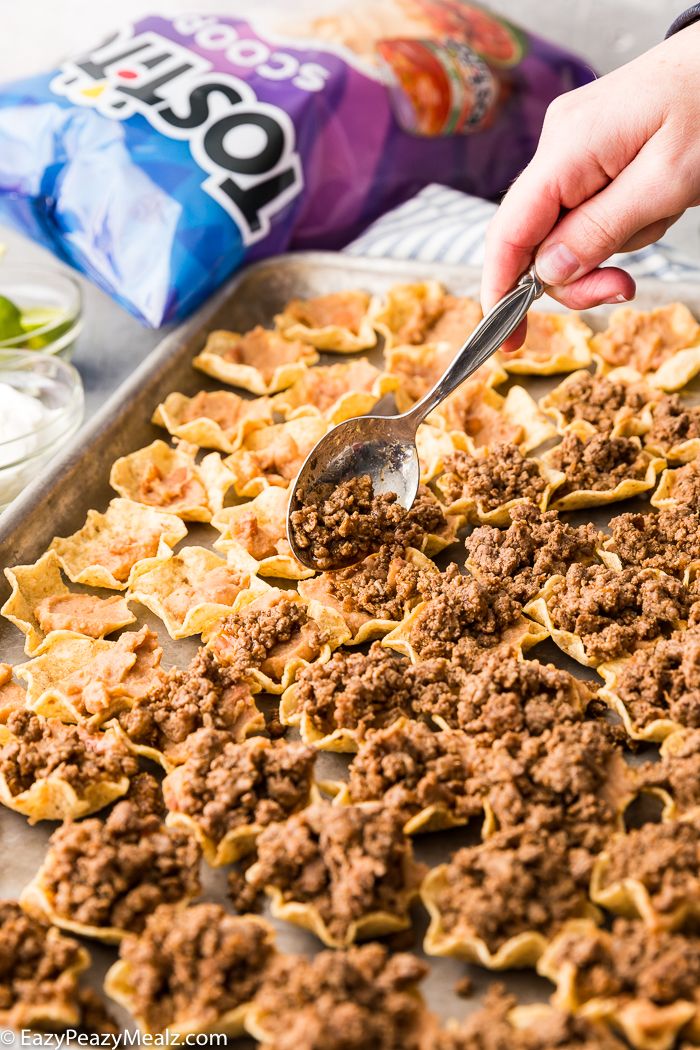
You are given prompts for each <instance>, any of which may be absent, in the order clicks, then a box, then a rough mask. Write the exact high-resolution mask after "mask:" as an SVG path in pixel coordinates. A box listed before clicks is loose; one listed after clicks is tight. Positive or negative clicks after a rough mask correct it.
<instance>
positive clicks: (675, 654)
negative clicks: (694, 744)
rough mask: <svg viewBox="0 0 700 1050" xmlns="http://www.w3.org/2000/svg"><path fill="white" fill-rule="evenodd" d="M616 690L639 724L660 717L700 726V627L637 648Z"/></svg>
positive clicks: (690, 725) (678, 632)
mask: <svg viewBox="0 0 700 1050" xmlns="http://www.w3.org/2000/svg"><path fill="white" fill-rule="evenodd" d="M614 692H615V693H616V694H617V696H618V697H619V698H620V700H621V701H622V703H623V704H624V705H625V707H626V708H627V710H628V711H629V715H630V718H631V719H632V722H633V723H634V724H635V725H636V726H639V727H640V728H643V727H644V726H646V725H648V724H649V723H650V722H653V721H654V720H655V719H657V718H670V719H671V720H672V721H673V722H677V723H678V724H679V725H681V726H687V727H689V728H700V627H691V628H690V629H689V630H687V631H674V632H673V634H672V635H671V637H670V638H661V639H659V641H658V642H656V643H655V644H654V645H653V646H652V648H650V649H638V650H637V652H636V653H633V655H632V657H631V659H630V660H629V662H628V663H626V664H625V666H624V667H623V668H622V670H621V672H620V674H619V677H618V679H617V681H616V683H615V686H614Z"/></svg>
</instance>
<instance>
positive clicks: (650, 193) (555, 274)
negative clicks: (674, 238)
mask: <svg viewBox="0 0 700 1050" xmlns="http://www.w3.org/2000/svg"><path fill="white" fill-rule="evenodd" d="M675 194H676V190H675V187H674V180H673V179H671V178H669V177H668V172H666V174H665V176H664V177H661V176H660V173H659V169H658V163H657V162H656V161H655V160H654V159H652V156H651V153H650V152H646V147H645V150H642V152H641V153H640V154H638V155H637V157H636V158H635V160H633V161H632V163H631V164H629V165H628V167H627V168H625V170H624V171H622V172H621V173H620V174H619V175H618V177H617V178H616V179H615V180H614V182H611V183H610V184H609V185H608V186H606V187H605V188H604V189H602V190H601V191H600V192H599V193H597V194H595V195H594V196H593V197H591V198H590V199H589V200H587V201H584V203H583V204H580V205H579V206H578V207H576V208H574V209H573V210H572V211H570V212H569V213H568V214H567V215H565V216H564V217H563V218H562V219H561V221H560V222H559V223H557V225H556V227H555V228H554V229H553V230H552V232H551V233H550V234H549V235H548V236H547V237H546V238H545V240H544V242H543V244H542V245H541V246H540V248H539V249H538V251H537V255H536V256H535V265H536V267H537V272H538V274H539V275H540V277H541V278H542V280H543V281H544V282H545V284H548V285H553V286H560V285H564V284H571V283H573V282H574V281H576V280H577V279H578V278H580V277H583V276H584V274H587V273H590V272H591V271H592V270H593V269H595V268H596V267H597V266H599V265H600V264H601V263H602V262H605V260H606V259H609V258H610V256H611V255H613V254H614V253H615V252H618V251H619V250H620V249H621V248H622V247H623V245H625V244H627V243H628V242H629V241H630V240H631V239H632V238H633V237H635V236H636V235H637V234H638V233H639V231H641V230H643V229H645V228H648V227H651V226H656V225H657V224H660V223H662V222H663V221H665V220H666V218H667V217H668V216H669V215H673V214H675V213H677V211H678V208H677V207H676V206H675V205H676V197H675ZM660 228H661V227H660Z"/></svg>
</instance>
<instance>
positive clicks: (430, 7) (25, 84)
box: [0, 0, 593, 326]
mask: <svg viewBox="0 0 700 1050" xmlns="http://www.w3.org/2000/svg"><path fill="white" fill-rule="evenodd" d="M290 6H291V5H290ZM285 17H286V18H287V19H288V20H289V23H290V24H285V25H282V24H281V23H280V24H279V25H276V26H275V30H274V32H273V31H272V30H270V29H269V28H268V29H266V31H265V32H263V31H259V30H258V29H256V28H254V27H253V25H252V24H250V22H249V21H247V20H241V19H236V18H226V17H220V16H214V15H212V16H204V15H188V16H181V17H174V18H172V19H167V18H161V17H149V18H144V19H143V20H141V21H140V22H137V23H136V24H135V25H134V26H133V27H131V28H129V29H128V30H126V31H123V32H120V33H118V34H115V35H114V36H113V37H111V38H110V39H109V40H107V41H106V42H104V43H102V44H101V45H100V46H99V47H97V48H95V49H94V50H93V51H90V52H89V53H88V54H86V55H83V56H82V57H81V58H79V59H75V60H72V61H67V62H64V63H63V64H62V65H61V67H60V69H58V70H57V71H54V72H52V73H49V74H47V75H42V76H36V77H32V78H30V79H28V80H24V81H20V82H18V83H15V84H11V85H9V86H6V87H4V88H3V89H2V90H1V91H0V221H4V222H7V223H8V224H10V225H12V226H14V227H15V228H16V229H19V230H21V231H23V232H25V233H27V234H28V235H29V236H31V237H33V238H34V239H35V240H37V241H39V242H40V243H42V244H44V245H46V246H47V247H49V248H50V249H52V250H53V251H54V252H56V254H58V255H60V256H61V258H63V259H64V260H65V261H67V262H69V263H71V264H72V265H73V266H75V267H76V268H77V269H78V270H80V271H82V272H83V273H85V274H86V275H88V276H89V277H90V278H91V279H92V280H93V281H94V282H95V283H96V284H98V285H100V287H102V288H104V289H105V290H106V291H107V292H109V293H110V294H111V295H113V296H114V298H115V299H117V300H118V301H119V302H121V303H122V304H123V305H124V306H125V307H126V308H127V309H129V310H130V311H131V312H132V313H133V314H135V315H136V316H137V317H139V318H140V319H141V320H142V321H144V322H145V323H146V324H149V325H152V326H158V325H160V324H162V323H163V322H165V321H169V320H172V319H176V318H181V317H183V316H185V315H186V314H187V313H188V312H189V311H191V310H192V309H193V308H194V307H195V306H197V305H198V304H199V303H200V302H201V301H202V300H203V299H204V298H205V297H206V296H208V295H209V294H210V293H211V292H212V291H213V290H214V289H215V288H216V287H217V286H218V285H219V284H220V283H221V282H222V281H223V280H224V279H225V278H226V277H228V276H229V275H230V274H231V273H232V272H233V271H234V270H235V269H236V268H237V267H239V266H240V265H241V264H242V263H243V262H244V261H248V260H252V259H256V258H261V257H262V256H267V255H271V254H273V253H276V252H280V251H283V250H285V249H287V248H337V247H340V246H342V245H343V244H345V243H347V242H348V241H349V240H350V239H352V238H353V237H354V236H356V235H357V234H358V233H360V232H361V230H362V229H364V227H365V226H367V225H368V223H370V222H371V221H372V220H373V219H375V218H376V217H377V216H378V215H379V214H381V213H382V212H383V211H386V210H387V209H388V208H391V207H393V206H394V205H396V204H399V203H401V202H402V201H404V200H406V199H407V198H408V197H410V196H411V195H413V194H414V193H415V192H416V191H417V190H419V189H420V188H421V187H422V186H424V185H426V184H427V183H429V182H440V183H444V184H446V185H449V186H454V187H456V188H458V189H462V190H465V191H467V192H469V193H472V194H476V195H478V196H482V197H496V196H497V195H498V194H500V193H501V192H502V191H503V190H504V189H505V188H506V187H507V186H508V184H509V182H510V181H511V180H512V179H513V178H514V177H515V175H517V173H518V172H519V171H520V170H521V169H522V168H523V167H524V165H525V164H526V163H527V161H528V160H529V159H530V157H531V156H532V154H533V152H534V149H535V146H536V144H537V138H538V135H539V132H540V128H541V125H542V120H543V118H544V113H545V110H546V108H547V106H548V104H549V102H550V101H551V100H552V99H553V98H554V97H555V96H556V95H559V94H561V93H562V92H563V91H567V90H569V89H570V88H572V87H576V86H578V85H580V84H583V83H585V82H586V81H588V80H590V79H592V77H593V74H592V72H591V71H590V70H589V69H588V68H587V67H586V65H585V64H584V63H583V62H582V61H580V60H579V59H577V58H576V57H574V56H572V55H570V54H568V53H567V52H565V51H563V50H561V49H560V48H558V47H554V46H552V45H550V44H548V43H546V42H544V41H543V40H540V39H539V38H537V37H535V36H531V35H529V34H527V33H524V32H522V31H521V30H519V29H516V28H515V27H514V26H512V25H511V24H510V23H508V22H506V21H504V20H502V19H500V18H496V17H495V16H494V15H492V14H490V13H488V12H486V11H485V10H483V9H482V8H480V7H477V6H476V5H475V4H472V3H465V2H462V0H364V3H363V2H362V0H357V2H355V3H354V4H353V5H352V12H351V13H350V12H345V13H344V14H343V13H341V14H339V15H335V16H333V17H330V16H329V17H322V18H318V19H316V20H308V19H307V20H306V21H305V22H303V23H302V22H301V20H300V19H299V18H298V17H297V16H294V15H293V14H291V13H290V14H289V15H287V16H285Z"/></svg>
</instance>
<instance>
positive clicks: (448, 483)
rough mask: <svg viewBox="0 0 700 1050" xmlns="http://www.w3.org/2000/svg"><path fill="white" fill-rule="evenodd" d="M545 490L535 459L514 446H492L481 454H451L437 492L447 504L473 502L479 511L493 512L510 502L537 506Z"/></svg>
mask: <svg viewBox="0 0 700 1050" xmlns="http://www.w3.org/2000/svg"><path fill="white" fill-rule="evenodd" d="M545 487H546V482H545V480H544V478H543V477H542V475H541V473H540V468H539V464H538V462H537V460H534V459H528V458H527V457H526V456H524V455H523V454H522V452H521V451H520V449H519V448H518V446H517V445H513V444H508V443H506V444H501V445H494V446H493V448H491V449H489V450H488V452H485V453H484V454H483V455H479V456H470V455H469V453H468V452H453V453H452V454H451V455H449V456H446V457H445V473H444V474H443V475H442V477H441V478H440V491H441V493H442V496H443V498H444V500H445V502H446V503H448V504H452V503H455V502H456V501H457V500H462V499H471V500H474V502H475V503H476V505H477V507H478V508H479V510H482V511H489V510H495V509H496V508H497V507H501V506H503V504H504V503H508V502H509V501H510V500H513V499H527V500H531V501H532V502H533V503H538V502H539V501H540V499H541V497H542V493H543V492H544V490H545Z"/></svg>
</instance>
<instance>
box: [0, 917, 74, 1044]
mask: <svg viewBox="0 0 700 1050" xmlns="http://www.w3.org/2000/svg"><path fill="white" fill-rule="evenodd" d="M17 920H19V921H20V923H21V924H22V925H28V926H29V927H30V928H29V930H27V940H29V938H31V943H29V944H27V954H28V957H29V959H31V965H32V966H33V967H35V968H36V969H35V971H34V973H33V975H34V974H35V973H43V974H44V977H43V979H42V980H41V982H40V983H35V982H34V981H33V980H29V981H28V980H26V976H25V975H26V972H27V970H26V962H25V961H24V959H22V958H21V957H19V958H18V957H14V958H13V957H12V956H11V955H8V961H7V967H6V974H7V977H6V981H7V985H8V994H7V997H6V998H5V1000H4V1002H3V1004H2V1007H0V1026H2V1029H3V1033H4V1032H9V1031H10V1029H12V1030H14V1031H15V1032H17V1033H19V1032H21V1031H23V1030H25V1029H38V1030H39V1031H42V1030H43V1031H46V1030H49V1031H52V1032H56V1031H63V1030H64V1029H65V1028H69V1027H71V1026H72V1027H75V1026H77V1025H79V1024H80V1021H81V1019H82V1007H81V1003H80V998H79V995H80V988H79V985H78V978H79V975H80V974H81V973H83V971H85V970H87V968H88V967H89V965H90V961H91V960H90V956H89V955H88V953H87V951H86V950H85V948H83V947H82V946H81V945H79V944H78V942H77V941H75V940H73V939H72V938H69V937H64V935H63V934H62V933H61V932H60V931H59V930H57V929H55V927H51V926H47V925H46V924H45V923H38V922H36V921H32V920H30V919H29V918H28V917H27V916H26V914H24V912H23V911H22V910H21V909H20V906H19V903H18V902H17V901H12V900H4V901H2V904H0V928H1V927H4V926H5V925H6V924H7V925H8V926H10V927H11V926H12V925H13V924H14V923H15V922H16V921H17ZM20 928H21V926H20ZM25 943H26V942H25ZM23 947H24V945H23ZM30 953H31V954H30ZM23 954H24V953H23ZM57 960H60V962H59V964H58V965H56V961H57ZM10 1034H11V1035H12V1033H11V1032H10ZM32 1034H36V1033H32ZM36 1037H37V1038H39V1039H40V1038H41V1036H40V1035H38V1034H37V1035H36ZM30 1038H31V1036H30ZM18 1042H19V1039H18V1038H16V1037H15V1036H14V1035H13V1036H12V1041H11V1042H10V1043H9V1045H11V1046H15V1045H16V1044H17V1043H18Z"/></svg>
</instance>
